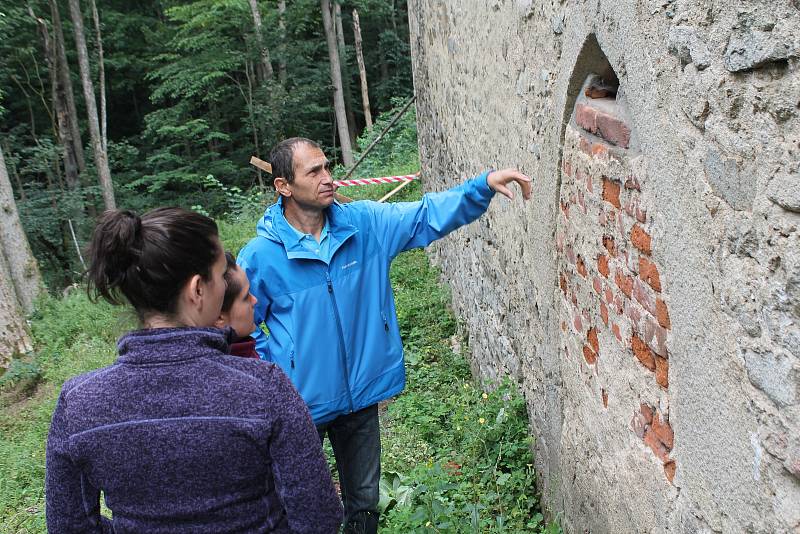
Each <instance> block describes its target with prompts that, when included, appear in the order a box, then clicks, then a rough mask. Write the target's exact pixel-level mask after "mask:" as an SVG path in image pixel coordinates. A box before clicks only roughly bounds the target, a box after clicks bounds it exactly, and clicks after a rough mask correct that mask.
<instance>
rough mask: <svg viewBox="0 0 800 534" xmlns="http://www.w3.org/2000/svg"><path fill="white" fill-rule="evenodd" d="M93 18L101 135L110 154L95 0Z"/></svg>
mask: <svg viewBox="0 0 800 534" xmlns="http://www.w3.org/2000/svg"><path fill="white" fill-rule="evenodd" d="M92 20H93V21H94V31H95V38H96V39H97V69H98V70H99V71H100V80H99V81H100V137H101V138H102V140H103V150H105V152H106V154H108V121H107V116H108V110H107V109H106V67H105V62H104V61H103V36H102V35H101V33H100V15H99V14H98V13H97V2H95V0H92Z"/></svg>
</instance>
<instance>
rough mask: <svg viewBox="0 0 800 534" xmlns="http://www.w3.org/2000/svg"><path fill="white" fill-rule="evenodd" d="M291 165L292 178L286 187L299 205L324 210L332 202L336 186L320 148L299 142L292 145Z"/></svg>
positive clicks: (328, 164) (328, 163)
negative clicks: (292, 170) (292, 167)
mask: <svg viewBox="0 0 800 534" xmlns="http://www.w3.org/2000/svg"><path fill="white" fill-rule="evenodd" d="M292 165H293V166H294V180H293V181H292V182H291V183H290V184H287V187H288V188H289V189H290V190H291V192H292V194H291V197H292V199H294V201H295V202H297V204H298V205H299V206H301V207H303V208H307V209H308V208H311V209H319V210H324V209H325V208H327V207H328V206H330V205H331V204H333V193H334V191H335V190H336V188H335V187H334V185H333V180H332V179H331V171H330V162H329V161H328V158H326V157H325V154H324V153H323V152H322V150H320V149H318V148H315V147H313V146H311V145H307V144H306V143H300V144H298V145H297V146H295V147H294V156H293V158H292Z"/></svg>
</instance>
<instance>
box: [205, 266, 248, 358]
mask: <svg viewBox="0 0 800 534" xmlns="http://www.w3.org/2000/svg"><path fill="white" fill-rule="evenodd" d="M225 261H226V262H227V263H228V269H227V270H226V271H225V282H226V283H227V287H226V289H225V298H224V299H223V300H222V311H221V312H220V314H219V318H218V319H217V322H216V323H214V326H216V327H217V328H221V329H224V328H230V329H231V330H233V332H231V334H230V338H231V339H230V346H229V348H228V353H229V354H232V355H233V356H241V357H243V358H258V352H256V340H255V339H253V338H252V337H250V336H249V335H247V334H248V333H249V332H252V331H253V330H255V329H256V328H257V327H256V325H255V323H254V322H253V310H254V308H255V305H256V303H257V302H258V301H257V300H256V298H255V297H254V296H253V295H252V294H251V293H250V281H249V280H248V279H247V275H246V274H245V273H244V270H242V269H241V268H240V267H239V266H238V265H236V258H234V257H233V255H232V254H231V253H230V252H226V253H225Z"/></svg>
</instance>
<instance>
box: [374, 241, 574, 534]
mask: <svg viewBox="0 0 800 534" xmlns="http://www.w3.org/2000/svg"><path fill="white" fill-rule="evenodd" d="M392 281H393V286H394V288H395V295H396V299H397V310H398V318H399V320H400V328H401V333H402V336H403V340H404V344H405V347H406V367H407V372H408V380H407V388H406V391H405V393H403V394H402V395H400V396H399V397H397V399H396V400H395V401H394V402H391V403H390V404H389V405H388V410H387V413H386V415H385V416H384V418H383V451H384V452H383V472H384V475H383V480H382V483H381V493H382V494H381V503H382V507H383V511H384V516H383V522H384V531H386V532H398V533H399V532H403V533H405V532H548V533H549V532H560V529H559V528H558V525H557V524H556V523H549V524H548V523H546V522H545V520H544V518H543V516H542V514H541V512H540V508H539V502H538V500H537V498H536V487H535V474H534V470H533V455H532V452H531V438H530V437H529V436H528V427H527V411H526V408H525V401H524V399H523V398H522V397H521V396H520V395H519V393H518V392H517V391H516V387H515V385H514V384H513V383H511V382H510V381H508V380H505V381H503V382H501V383H500V384H494V385H493V387H492V388H491V390H490V391H486V392H485V391H483V389H482V388H481V387H479V386H476V385H475V383H474V382H473V379H472V377H471V375H470V369H469V364H468V363H467V361H466V359H465V358H464V357H463V355H462V354H460V353H459V352H456V351H454V348H453V347H452V346H451V343H453V341H454V340H457V339H458V338H457V336H456V323H455V319H454V318H453V315H452V313H451V312H450V310H449V309H448V307H447V303H448V301H449V295H448V293H447V291H446V289H445V288H444V287H442V286H441V285H440V284H438V283H437V273H436V271H435V270H434V269H431V268H430V266H429V265H428V262H427V258H426V257H425V255H424V253H423V252H421V251H411V252H407V253H404V254H402V255H401V256H400V257H398V259H397V260H395V262H394V264H393V266H392ZM409 466H410V467H409Z"/></svg>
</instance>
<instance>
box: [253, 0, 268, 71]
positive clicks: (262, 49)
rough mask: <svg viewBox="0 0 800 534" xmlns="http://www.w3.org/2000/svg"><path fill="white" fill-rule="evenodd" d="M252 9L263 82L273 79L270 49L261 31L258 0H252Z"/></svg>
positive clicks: (259, 69) (259, 68) (259, 66)
mask: <svg viewBox="0 0 800 534" xmlns="http://www.w3.org/2000/svg"><path fill="white" fill-rule="evenodd" d="M250 11H252V12H253V24H254V26H255V30H256V43H257V44H258V50H259V54H260V55H261V62H260V63H259V65H258V77H259V80H260V81H261V83H264V82H266V81H267V80H271V79H272V63H270V60H269V50H267V47H266V46H264V35H263V34H262V33H261V10H259V8H258V0H250Z"/></svg>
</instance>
